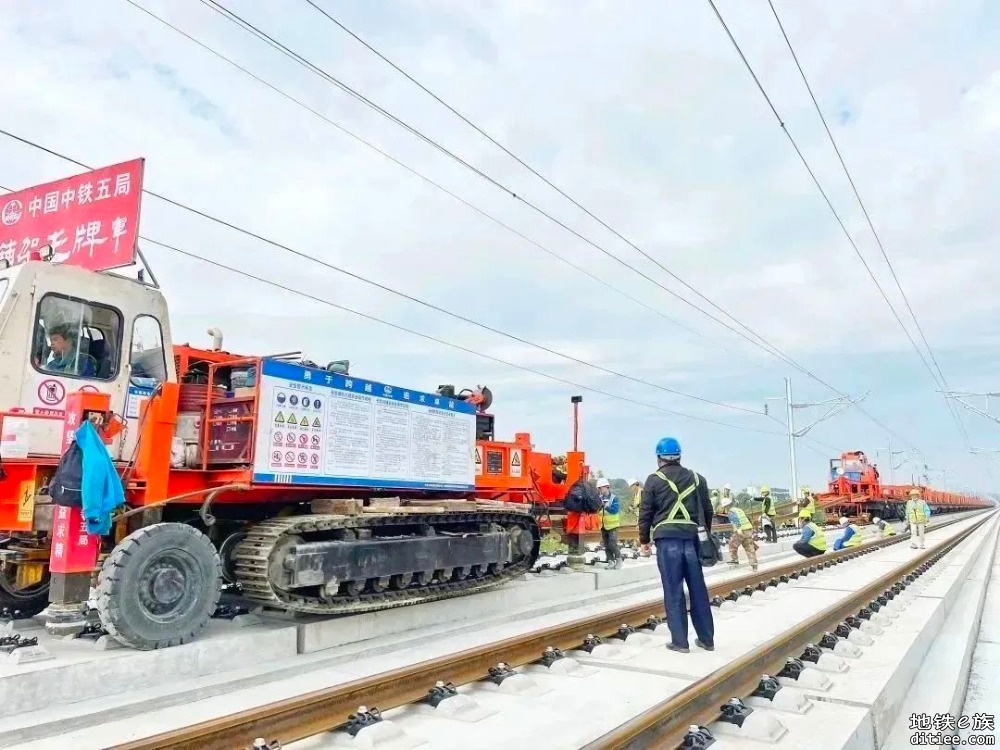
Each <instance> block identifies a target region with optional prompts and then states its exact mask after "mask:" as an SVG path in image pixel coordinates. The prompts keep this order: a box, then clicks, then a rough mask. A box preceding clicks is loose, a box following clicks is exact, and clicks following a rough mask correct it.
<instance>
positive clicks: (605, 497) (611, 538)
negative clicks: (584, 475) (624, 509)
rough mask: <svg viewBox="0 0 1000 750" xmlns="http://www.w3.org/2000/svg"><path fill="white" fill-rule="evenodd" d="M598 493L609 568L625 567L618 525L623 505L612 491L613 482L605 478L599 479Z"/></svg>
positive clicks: (603, 539) (603, 540)
mask: <svg viewBox="0 0 1000 750" xmlns="http://www.w3.org/2000/svg"><path fill="white" fill-rule="evenodd" d="M597 495H598V497H600V498H601V510H600V515H601V542H602V543H603V544H604V549H605V556H606V557H607V560H608V569H609V570H612V569H613V570H621V569H622V567H624V562H623V561H622V553H621V549H620V548H619V547H618V527H619V526H621V515H620V513H621V507H620V503H619V502H618V498H617V497H615V495H614V493H613V492H611V482H609V481H608V480H607V479H605V478H603V477H602V478H600V479H598V480H597Z"/></svg>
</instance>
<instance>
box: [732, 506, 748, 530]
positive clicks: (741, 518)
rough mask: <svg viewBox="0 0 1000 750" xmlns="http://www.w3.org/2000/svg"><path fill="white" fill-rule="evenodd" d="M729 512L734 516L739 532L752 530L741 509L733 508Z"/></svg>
mask: <svg viewBox="0 0 1000 750" xmlns="http://www.w3.org/2000/svg"><path fill="white" fill-rule="evenodd" d="M729 512H730V513H735V514H736V518H737V520H739V522H740V528H739V530H740V531H750V530H751V529H752V528H753V524H752V523H750V519H749V518H747V514H746V513H744V512H743V509H742V508H733V509H731V510H730V511H729Z"/></svg>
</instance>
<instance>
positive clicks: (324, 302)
mask: <svg viewBox="0 0 1000 750" xmlns="http://www.w3.org/2000/svg"><path fill="white" fill-rule="evenodd" d="M0 190H3V191H6V192H13V189H12V188H9V187H7V186H5V185H0ZM139 239H141V240H142V241H143V242H146V243H148V244H151V245H155V246H156V247H159V248H162V249H164V250H166V251H168V252H171V253H173V254H175V255H181V256H184V257H187V258H190V259H192V260H197V261H199V262H202V263H205V264H207V265H210V266H213V267H215V268H218V269H220V270H222V271H226V272H229V273H233V274H236V275H238V276H242V277H243V278H246V279H250V280H251V281H256V282H258V283H261V284H265V285H267V286H270V287H272V288H274V289H278V290H280V291H284V292H288V293H290V294H295V295H297V296H300V297H302V298H303V299H308V300H310V301H312V302H318V303H320V304H322V305H326V306H327V307H331V308H333V309H335V310H340V311H341V312H346V313H349V314H351V315H355V316H357V317H360V318H363V319H365V320H368V321H370V322H373V323H379V324H382V325H385V326H388V327H390V328H393V329H395V330H397V331H400V332H402V333H406V334H408V335H411V336H417V337H418V338H422V339H424V340H426V341H430V342H433V343H436V344H440V345H442V346H446V347H449V348H451V349H455V350H457V351H461V352H464V353H465V354H471V355H473V356H475V357H479V358H481V359H486V360H489V361H490V362H494V363H496V364H500V365H504V366H506V367H510V368H513V369H515V370H520V371H522V372H527V373H530V374H532V375H536V376H538V377H541V378H545V379H546V380H552V381H554V382H557V383H562V384H563V385H569V386H572V387H573V388H578V389H580V390H583V391H588V392H590V393H595V394H597V395H600V396H605V397H607V398H610V399H612V400H615V401H622V402H624V403H629V404H632V405H633V406H639V407H642V408H643V409H650V410H653V411H658V412H661V413H664V414H670V415H672V416H675V417H680V418H682V419H690V420H693V421H696V422H704V423H706V424H714V425H717V426H719V427H726V428H729V429H734V430H742V431H745V432H753V433H758V434H762V435H775V436H781V433H780V432H775V431H771V430H760V429H756V428H753V427H746V426H744V425H736V424H731V423H729V422H722V421H719V420H716V419H711V418H710V417H701V416H698V415H696V414H687V413H686V412H681V411H676V410H674V409H668V408H666V407H664V406H659V405H658V404H650V403H647V402H644V401H639V400H637V399H633V398H629V397H628V396H622V395H621V394H617V393H612V392H610V391H605V390H603V389H601V388H595V387H593V386H589V385H584V384H582V383H577V382H575V381H573V380H569V379H567V378H563V377H560V376H558V375H552V374H550V373H547V372H543V371H541V370H537V369H535V368H533V367H528V366H526V365H519V364H516V363H514V362H510V361H508V360H505V359H503V358H501V357H495V356H493V355H491V354H486V353H485V352H481V351H477V350H475V349H471V348H469V347H466V346H463V345H461V344H456V343H455V342H452V341H448V340H446V339H443V338H441V337H438V336H434V335H432V334H428V333H424V332H423V331H418V330H416V329H414V328H409V327H407V326H404V325H401V324H399V323H393V322H392V321H389V320H386V319H384V318H380V317H378V316H377V315H372V314H370V313H366V312H362V311H361V310H355V309H354V308H351V307H347V306H346V305H341V304H339V303H336V302H333V301H331V300H328V299H325V298H323V297H319V296H316V295H315V294H312V293H310V292H306V291H303V290H301V289H295V288H294V287H291V286H289V285H287V284H282V283H280V282H278V281H274V280H273V279H267V278H264V277H263V276H258V275H256V274H253V273H250V272H249V271H244V270H242V269H238V268H235V267H233V266H229V265H226V264H225V263H221V262H219V261H216V260H212V259H211V258H207V257H205V256H204V255H200V254H198V253H193V252H190V251H188V250H184V249H183V248H180V247H178V246H177V245H174V244H171V243H169V242H163V241H161V240H157V239H154V238H152V237H149V236H147V235H142V234H140V235H139Z"/></svg>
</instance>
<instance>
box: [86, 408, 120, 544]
mask: <svg viewBox="0 0 1000 750" xmlns="http://www.w3.org/2000/svg"><path fill="white" fill-rule="evenodd" d="M76 443H77V445H79V446H80V450H82V451H83V484H82V487H81V490H82V500H83V520H84V521H85V522H86V524H87V531H88V532H89V533H91V534H107V533H108V532H110V531H111V514H112V513H113V512H114V510H115V508H117V507H119V506H121V505H124V504H125V490H124V489H123V488H122V480H121V477H119V476H118V471H117V470H116V469H115V465H114V463H113V462H112V461H111V454H109V453H108V448H107V446H106V445H105V444H104V441H103V440H101V436H100V435H98V434H97V430H96V429H95V428H94V425H93V424H91V423H90V422H89V421H87V420H84V422H83V424H82V425H80V427H79V428H77V431H76Z"/></svg>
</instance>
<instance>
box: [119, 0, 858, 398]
mask: <svg viewBox="0 0 1000 750" xmlns="http://www.w3.org/2000/svg"><path fill="white" fill-rule="evenodd" d="M126 1H127V2H131V0H126ZM199 1H200V2H201V3H202V4H203V5H205V6H206V7H208V8H210V9H211V10H213V11H215V12H216V13H218V14H219V15H220V16H222V17H223V18H226V19H227V20H229V21H230V22H232V23H234V24H236V25H237V26H239V27H240V28H242V29H243V30H244V31H246V32H247V33H249V34H251V35H253V36H255V37H256V38H258V39H260V40H261V41H263V42H264V43H266V44H267V45H269V46H270V47H272V48H273V49H275V50H277V51H278V52H280V53H281V54H283V55H285V56H286V57H288V58H289V59H291V60H294V61H295V62H297V63H298V64H299V65H302V66H303V67H305V68H307V69H308V70H311V71H312V72H313V73H315V74H316V75H318V76H320V77H321V78H323V79H324V80H326V81H328V82H329V83H332V84H333V85H335V86H336V87H337V88H338V89H340V90H341V91H343V92H344V93H347V94H348V95H349V96H351V97H352V98H354V99H356V100H358V101H360V102H361V103H362V104H364V105H365V106H367V107H369V108H371V109H373V110H374V111H376V112H378V113H379V114H381V115H383V116H384V117H386V118H387V119H389V120H390V121H391V122H393V123H396V124H397V125H399V126H400V127H402V128H403V129H405V130H406V131H407V132H410V133H412V134H413V135H415V136H416V137H417V138H419V139H420V140H421V141H423V142H425V143H428V144H430V145H431V146H432V147H433V148H435V149H436V150H438V151H440V152H442V153H443V154H445V155H446V156H448V157H449V158H451V159H453V160H454V161H456V162H457V163H458V164H460V165H461V166H463V167H465V168H466V169H469V170H470V171H472V172H473V173H474V174H476V175H477V176H479V177H481V178H482V179H484V180H485V181H487V182H488V183H489V184H491V185H493V186H494V187H497V188H498V189H500V190H502V191H503V192H504V193H505V194H506V195H507V196H509V197H511V198H513V199H514V200H516V201H518V202H520V203H522V204H524V205H525V206H527V207H528V208H530V209H531V210H532V211H534V212H536V213H538V214H539V215H541V216H543V217H544V218H546V219H548V220H549V221H551V222H553V223H555V224H556V225H557V226H559V227H561V228H562V229H564V230H565V231H567V232H569V233H570V234H572V235H573V236H575V237H577V238H578V239H580V240H581V241H583V242H585V243H586V244H588V245H590V246H591V247H593V248H595V249H596V250H598V251H599V252H600V253H602V254H603V255H605V256H606V257H608V258H611V259H612V260H614V261H615V262H616V263H618V264H620V265H622V266H624V267H625V268H627V269H628V270H630V271H632V272H633V273H636V274H638V275H639V276H641V277H642V278H643V279H645V280H646V281H648V282H650V283H651V284H654V285H655V286H657V287H659V288H660V289H661V290H662V291H664V292H666V293H667V294H669V295H671V296H673V297H675V298H676V299H678V300H679V301H681V302H682V303H683V304H685V305H687V306H689V307H692V308H694V309H695V310H697V311H698V312H700V313H702V314H703V315H705V316H706V317H708V318H710V319H711V320H713V321H715V322H716V323H718V324H719V325H721V326H723V327H724V328H727V329H728V330H730V331H731V332H733V333H734V334H736V335H737V336H740V337H741V338H743V339H745V340H746V341H748V342H749V343H751V344H753V345H754V346H755V347H757V348H759V349H763V350H764V351H765V352H766V353H768V354H769V355H771V356H775V357H777V358H778V359H779V360H781V361H782V362H784V363H786V364H788V365H790V366H792V367H794V368H795V369H797V370H799V371H800V372H802V373H803V374H805V375H807V376H808V377H811V378H813V379H814V380H816V381H817V382H819V383H821V384H822V385H824V386H826V387H827V388H830V389H831V390H834V391H836V389H835V388H833V386H831V385H829V384H828V383H825V382H824V381H822V380H821V379H819V378H818V377H817V376H816V375H814V374H813V373H811V372H809V371H808V370H806V369H805V368H803V367H802V366H801V365H799V364H798V363H796V362H794V361H793V360H791V359H790V358H789V357H788V356H787V355H785V354H784V353H783V352H781V351H780V350H778V349H776V348H775V347H773V346H772V345H771V344H770V343H769V342H767V340H766V339H764V338H763V337H761V336H760V335H759V334H757V333H756V332H754V331H753V330H752V329H749V328H748V327H747V326H746V325H745V324H743V323H742V322H741V321H739V320H738V319H736V318H734V317H733V316H732V315H730V314H729V313H728V312H726V311H725V310H723V309H722V308H721V307H718V306H717V305H715V303H714V302H712V301H711V300H710V299H708V298H707V297H704V295H702V294H701V292H699V291H698V290H697V289H695V288H694V287H691V286H690V285H689V284H688V283H687V282H686V281H684V280H683V279H681V278H680V277H679V276H677V275H676V274H674V273H673V272H672V271H670V270H669V269H667V268H666V267H664V266H662V264H660V263H659V261H657V260H656V259H655V258H652V257H649V260H651V261H652V262H653V263H655V264H657V265H658V266H659V267H660V268H661V269H662V270H664V271H665V272H666V273H667V274H669V275H671V276H673V277H674V278H676V279H677V280H678V281H679V282H680V283H681V284H683V285H684V286H687V287H688V288H689V289H691V291H692V292H693V293H695V294H696V295H698V296H699V297H702V298H703V299H705V300H706V301H707V302H709V304H711V305H712V306H713V307H716V308H717V309H719V311H720V312H722V313H723V314H724V315H726V316H727V317H730V318H732V319H733V320H734V321H735V322H736V324H737V325H739V326H740V327H741V328H744V329H746V330H748V331H750V333H751V334H752V335H753V336H756V337H757V338H758V339H760V342H763V343H760V342H758V341H755V340H754V339H752V338H750V337H749V336H748V335H747V334H744V333H742V332H741V331H739V330H737V329H735V328H734V327H733V326H731V325H730V324H729V323H727V322H725V321H723V320H720V319H719V318H717V317H715V316H714V315H712V314H711V313H709V312H706V311H705V310H703V309H702V308H700V307H698V306H697V305H696V304H694V303H693V302H691V300H689V299H687V298H686V297H685V296H683V295H681V294H679V293H678V292H676V291H674V290H673V289H670V288H669V287H667V286H664V285H663V284H662V283H661V282H659V281H657V280H656V279H654V278H652V277H651V276H649V275H648V274H646V273H644V272H643V271H641V270H639V269H637V268H636V267H634V266H632V265H630V264H629V263H628V262H627V261H624V260H622V259H621V258H620V257H618V256H617V255H615V254H614V253H612V252H611V251H609V250H608V249H607V248H605V247H603V246H601V245H599V244H597V243H595V242H594V241H593V240H591V239H590V238H588V237H585V236H584V235H583V234H581V233H580V232H578V231H577V230H575V229H573V228H572V227H570V226H569V225H567V224H566V223H565V222H563V221H561V220H559V219H558V218H556V217H554V216H552V215H551V214H549V213H547V212H546V211H544V210H543V209H541V208H540V207H538V206H537V205H535V204H534V203H532V202H530V201H528V200H527V199H525V198H524V197H523V196H521V195H519V194H518V193H517V192H516V191H514V190H513V189H512V188H509V187H507V186H506V185H504V184H503V183H501V182H499V181H498V180H496V179H495V178H493V177H491V176H490V175H488V174H486V173H485V172H484V171H483V170H481V169H480V168H478V167H476V166H475V165H473V164H470V163H469V162H468V161H466V160H464V159H463V158H462V157H460V156H458V155H457V154H455V153H454V152H452V151H450V150H448V149H447V148H445V147H444V146H442V145H441V144H440V143H438V142H436V141H434V140H433V139H431V138H429V137H428V136H427V135H425V134H423V133H422V132H420V131H418V130H417V129H416V128H414V127H412V126H411V125H409V124H408V123H406V122H404V121H403V120H401V119H400V118H399V117H397V116H396V115H393V114H392V113H391V112H388V111H387V110H385V109H384V108H382V107H381V106H380V105H378V104H376V103H375V102H373V101H372V100H370V99H368V98H367V97H365V96H364V95H362V94H360V93H359V92H357V91H355V90H354V89H353V88H351V87H350V86H348V85H347V84H345V83H343V82H342V81H341V80H340V79H338V78H336V77H335V76H333V75H332V74H330V73H329V72H327V71H326V70H324V69H322V68H320V67H319V66H317V65H315V64H314V63H312V62H310V61H309V60H307V59H306V58H304V57H303V56H302V55H300V54H298V53H297V52H295V51H294V50H292V49H290V48H289V47H287V46H286V45H284V44H282V43H281V42H279V41H278V40H276V39H275V38H274V37H272V36H270V35H268V34H267V33H265V32H264V31H262V30H261V29H260V28H258V27H257V26H255V25H254V24H252V23H250V22H249V21H247V20H245V19H244V18H242V17H241V16H239V15H238V14H236V13H234V12H233V11H231V10H229V9H227V8H224V7H222V6H221V5H219V4H218V3H217V2H215V0H199ZM640 252H642V251H641V250H640ZM838 393H839V391H838ZM841 395H843V394H841Z"/></svg>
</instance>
